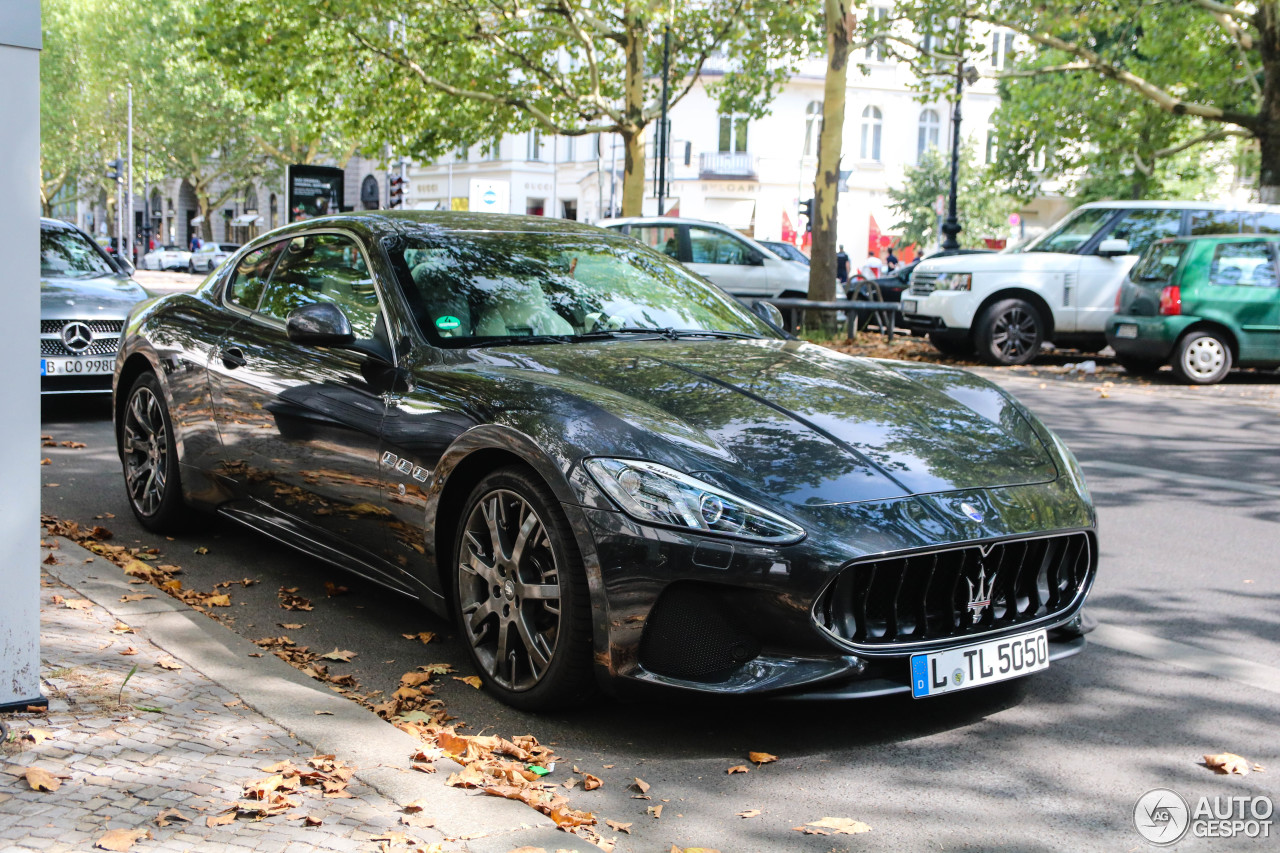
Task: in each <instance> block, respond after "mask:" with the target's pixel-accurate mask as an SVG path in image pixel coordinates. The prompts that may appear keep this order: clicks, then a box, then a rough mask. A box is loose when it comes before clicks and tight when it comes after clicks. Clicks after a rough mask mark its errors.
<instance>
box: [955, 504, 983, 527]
mask: <svg viewBox="0 0 1280 853" xmlns="http://www.w3.org/2000/svg"><path fill="white" fill-rule="evenodd" d="M960 511H961V512H963V513H964V514H965V515H967V516H969V517H970V518H972V519H973V520H974V521H976V522H978V523H979V524H981V523H982V518H983V515H982V510H980V509H978V508H977V507H976V506H974V505H973V504H971V503H962V504H960Z"/></svg>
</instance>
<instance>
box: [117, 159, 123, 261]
mask: <svg viewBox="0 0 1280 853" xmlns="http://www.w3.org/2000/svg"><path fill="white" fill-rule="evenodd" d="M120 155H121V151H120V143H119V142H117V143H116V159H117V160H120V159H122V158H121V156H120ZM120 172H121V170H120V169H116V176H117V177H116V258H118V259H123V258H124V181H123V180H121V179H122V178H123V177H124V176H123V175H121V174H120Z"/></svg>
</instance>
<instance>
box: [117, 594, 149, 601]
mask: <svg viewBox="0 0 1280 853" xmlns="http://www.w3.org/2000/svg"><path fill="white" fill-rule="evenodd" d="M144 598H155V596H154V595H147V594H146V593H145V592H131V593H129V594H128V595H122V596H120V600H121V601H126V602H127V601H142V600H143V599H144Z"/></svg>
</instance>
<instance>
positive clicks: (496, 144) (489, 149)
mask: <svg viewBox="0 0 1280 853" xmlns="http://www.w3.org/2000/svg"><path fill="white" fill-rule="evenodd" d="M480 156H481V157H483V158H484V159H486V160H497V159H499V158H500V157H501V156H502V140H501V139H494V140H491V141H489V142H486V143H484V145H482V146H481V147H480Z"/></svg>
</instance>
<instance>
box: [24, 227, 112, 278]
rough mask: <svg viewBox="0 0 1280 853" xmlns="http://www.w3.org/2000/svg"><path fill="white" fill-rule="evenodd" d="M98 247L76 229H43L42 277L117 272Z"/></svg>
mask: <svg viewBox="0 0 1280 853" xmlns="http://www.w3.org/2000/svg"><path fill="white" fill-rule="evenodd" d="M114 274H115V270H114V269H112V268H111V265H110V264H108V263H107V260H106V258H104V257H102V255H101V253H99V252H98V250H97V248H95V247H94V246H93V244H92V243H90V242H89V241H88V240H86V239H85V238H84V236H83V235H81V234H80V233H79V232H77V231H63V230H61V229H52V228H42V229H40V277H41V278H89V277H92V276H99V275H114Z"/></svg>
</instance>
